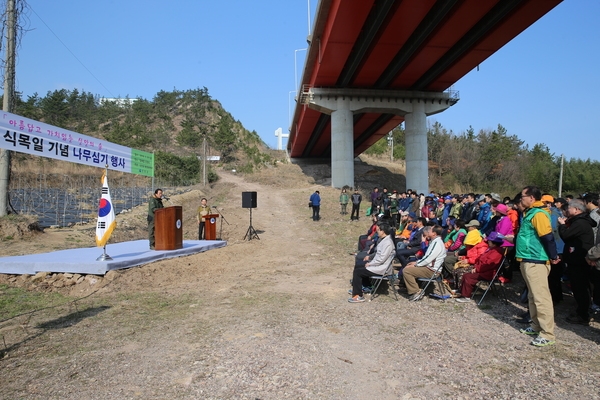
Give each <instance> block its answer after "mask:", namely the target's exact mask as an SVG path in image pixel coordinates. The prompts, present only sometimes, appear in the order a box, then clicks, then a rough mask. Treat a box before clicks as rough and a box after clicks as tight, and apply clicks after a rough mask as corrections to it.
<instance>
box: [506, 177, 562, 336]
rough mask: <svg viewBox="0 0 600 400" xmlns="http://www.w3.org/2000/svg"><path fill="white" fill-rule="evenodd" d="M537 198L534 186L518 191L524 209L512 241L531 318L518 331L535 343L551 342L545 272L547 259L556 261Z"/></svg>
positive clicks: (551, 313)
mask: <svg viewBox="0 0 600 400" xmlns="http://www.w3.org/2000/svg"><path fill="white" fill-rule="evenodd" d="M541 199H542V192H541V191H540V189H539V188H537V187H535V186H527V187H525V188H524V189H523V190H522V191H521V204H522V206H523V208H525V211H524V213H523V221H522V222H521V228H520V229H519V234H518V235H517V242H516V258H517V260H518V261H520V263H521V274H522V275H523V279H524V280H525V283H526V284H527V290H528V299H529V313H530V314H531V320H532V322H531V326H530V327H528V328H526V329H521V330H520V332H521V333H524V334H526V335H532V336H537V337H536V338H535V339H533V340H532V341H531V344H532V345H534V346H537V347H542V346H548V345H551V344H554V343H555V337H554V306H553V304H552V296H551V295H550V289H549V288H548V275H549V274H550V262H552V263H553V264H554V263H557V262H558V261H559V258H558V253H557V251H556V243H555V241H554V235H553V234H552V225H551V223H550V214H549V213H548V210H547V209H546V207H545V204H544V203H543V202H542V201H541Z"/></svg>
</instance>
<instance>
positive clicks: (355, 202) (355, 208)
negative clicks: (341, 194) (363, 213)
mask: <svg viewBox="0 0 600 400" xmlns="http://www.w3.org/2000/svg"><path fill="white" fill-rule="evenodd" d="M350 200H352V213H351V214H350V221H354V220H356V221H358V218H359V217H360V202H361V201H362V195H361V194H360V193H358V189H354V193H353V194H352V196H350ZM354 213H356V217H355V216H354Z"/></svg>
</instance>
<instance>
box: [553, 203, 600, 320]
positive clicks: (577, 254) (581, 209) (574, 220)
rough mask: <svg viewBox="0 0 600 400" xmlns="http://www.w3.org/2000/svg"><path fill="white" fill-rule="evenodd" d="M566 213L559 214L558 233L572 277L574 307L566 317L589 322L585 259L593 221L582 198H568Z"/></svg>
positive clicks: (589, 274)
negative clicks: (569, 199) (563, 214)
mask: <svg viewBox="0 0 600 400" xmlns="http://www.w3.org/2000/svg"><path fill="white" fill-rule="evenodd" d="M567 212H568V215H569V217H568V218H564V217H560V218H558V223H559V225H558V233H559V235H560V237H561V238H562V240H563V241H564V242H565V251H563V261H564V262H565V264H566V266H567V275H568V276H569V280H570V281H571V290H573V297H574V298H575V301H576V302H577V310H576V311H575V313H573V314H571V315H569V316H568V317H567V319H566V321H567V322H569V323H571V324H579V325H589V323H590V314H589V307H590V290H589V284H590V279H591V277H592V276H591V272H592V271H591V266H590V265H589V264H588V263H587V261H586V259H585V258H586V256H587V253H588V250H589V249H591V248H592V247H593V246H594V230H593V228H595V227H596V221H594V220H593V219H592V218H591V217H590V216H589V214H588V212H587V210H586V207H585V204H584V202H583V201H581V200H571V201H570V202H569V206H568V208H567Z"/></svg>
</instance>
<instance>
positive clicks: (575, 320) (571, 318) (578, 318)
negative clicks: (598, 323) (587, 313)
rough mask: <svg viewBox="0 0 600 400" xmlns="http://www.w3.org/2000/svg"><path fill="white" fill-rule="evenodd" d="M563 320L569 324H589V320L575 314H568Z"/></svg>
mask: <svg viewBox="0 0 600 400" xmlns="http://www.w3.org/2000/svg"><path fill="white" fill-rule="evenodd" d="M565 321H567V322H568V323H570V324H577V325H586V326H587V325H589V324H590V321H589V320H587V319H585V318H582V317H581V316H579V315H575V316H568V317H567V318H565Z"/></svg>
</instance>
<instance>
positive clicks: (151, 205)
mask: <svg viewBox="0 0 600 400" xmlns="http://www.w3.org/2000/svg"><path fill="white" fill-rule="evenodd" d="M162 195H163V191H162V189H156V190H155V191H154V195H153V196H152V197H150V201H149V202H148V239H149V240H150V250H154V211H155V210H156V209H157V208H164V206H163V203H162Z"/></svg>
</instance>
